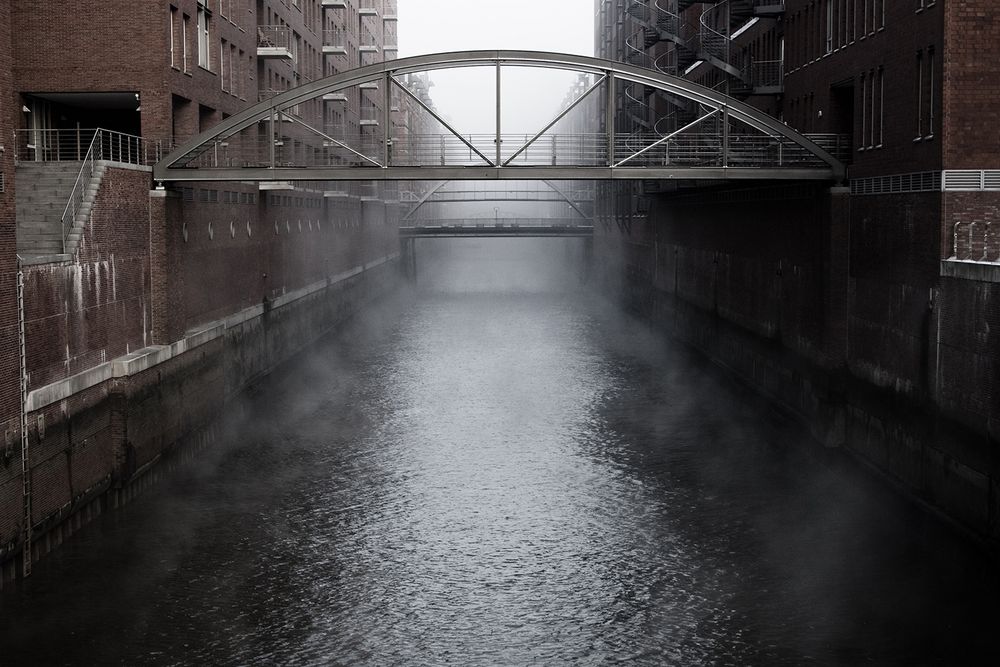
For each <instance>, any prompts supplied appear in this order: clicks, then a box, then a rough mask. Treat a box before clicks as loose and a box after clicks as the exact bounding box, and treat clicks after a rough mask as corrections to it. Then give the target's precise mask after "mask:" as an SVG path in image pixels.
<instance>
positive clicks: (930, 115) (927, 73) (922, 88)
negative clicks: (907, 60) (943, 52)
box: [913, 48, 934, 141]
mask: <svg viewBox="0 0 1000 667" xmlns="http://www.w3.org/2000/svg"><path fill="white" fill-rule="evenodd" d="M926 55H927V57H926V59H925V58H924V52H923V50H920V51H917V136H916V137H915V138H914V139H913V140H914V141H921V140H923V139H925V138H926V139H930V138H932V137H933V136H934V49H933V48H930V49H928V50H927V54H926ZM925 60H926V62H925ZM925 109H926V110H927V113H926V114H924V110H925ZM925 126H926V128H927V131H926V133H925V132H924V127H925Z"/></svg>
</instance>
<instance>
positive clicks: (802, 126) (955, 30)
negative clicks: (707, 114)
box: [594, 0, 1000, 540]
mask: <svg viewBox="0 0 1000 667" xmlns="http://www.w3.org/2000/svg"><path fill="white" fill-rule="evenodd" d="M994 4H995V3H992V2H990V1H989V0H895V1H890V0H784V1H779V0H714V1H706V2H694V1H692V0H595V4H594V7H595V17H596V20H595V51H596V53H597V55H599V56H603V57H606V58H610V59H613V60H622V61H626V62H630V63H632V64H635V65H639V66H645V67H649V68H652V69H656V70H658V71H661V72H664V73H666V74H672V75H676V76H681V77H684V78H687V79H690V80H692V81H695V82H697V83H700V84H702V85H705V86H708V87H711V88H714V89H716V90H719V91H721V92H725V93H727V94H729V95H732V96H734V97H736V98H738V99H741V100H743V101H746V102H747V103H749V104H751V105H753V106H755V107H757V108H760V109H761V110H763V111H765V112H767V113H769V114H771V115H773V116H775V117H777V118H779V119H783V120H784V121H785V122H786V123H787V124H788V125H790V126H791V127H793V128H794V129H796V130H798V131H800V132H802V133H804V134H806V135H807V136H810V137H812V138H814V139H815V140H816V141H817V142H818V143H820V144H821V145H823V146H824V147H827V148H828V149H829V150H831V151H832V152H834V153H835V154H836V155H837V156H838V157H839V158H840V159H841V160H842V161H844V162H846V163H847V164H848V166H849V168H848V181H847V182H846V183H844V184H843V186H845V187H844V188H839V189H838V188H834V189H823V188H816V187H814V186H808V185H807V184H802V185H797V186H775V185H773V184H767V183H759V184H756V185H754V186H752V187H747V186H746V185H744V186H740V187H732V186H730V187H724V186H716V187H714V188H712V189H711V190H710V194H706V193H705V191H701V192H699V191H698V190H695V189H690V190H686V191H680V190H676V189H674V190H671V191H664V190H663V188H662V186H657V187H650V188H647V189H645V190H643V189H641V188H639V187H637V186H631V187H629V186H623V185H615V186H611V185H608V186H604V189H605V197H604V199H603V200H604V201H605V205H604V208H603V211H602V213H603V215H605V216H607V217H609V218H610V219H614V220H616V221H617V222H618V224H617V225H615V226H613V227H611V228H609V230H608V233H607V234H606V237H605V241H606V242H605V243H604V244H603V245H604V247H609V248H610V247H614V248H617V249H618V250H619V251H620V252H619V255H618V256H617V258H615V259H611V256H610V255H608V256H607V257H608V258H609V259H608V262H609V263H611V264H616V263H620V266H619V267H618V269H616V271H615V272H616V273H618V274H620V275H624V276H625V280H626V283H627V285H628V287H627V289H628V290H629V291H630V293H631V294H632V296H633V297H634V298H635V299H636V300H637V302H638V304H639V305H640V307H642V308H643V309H645V310H646V311H647V312H649V313H651V314H652V316H653V317H654V318H657V319H660V320H661V321H664V322H668V323H669V326H671V327H673V328H674V330H675V332H676V333H677V334H678V335H680V336H681V337H682V338H684V339H686V340H689V341H690V342H692V343H694V344H695V345H696V346H698V347H700V348H702V349H703V350H705V351H706V352H707V353H708V354H710V355H711V356H712V357H713V358H715V359H716V360H718V361H720V362H721V363H723V364H724V365H727V366H729V367H730V368H732V369H733V370H735V371H736V372H737V373H738V374H740V375H742V376H743V377H744V378H746V379H748V380H749V381H750V382H751V383H752V384H755V385H756V386H758V387H760V388H762V389H763V391H764V392H765V393H768V394H770V395H772V396H773V397H775V398H776V399H778V400H779V401H780V402H782V403H784V404H785V405H786V406H789V407H790V408H791V409H792V410H793V411H794V412H797V413H798V414H800V415H801V416H803V418H804V419H805V420H806V421H808V422H810V423H811V424H813V425H814V426H815V425H816V424H818V423H824V422H825V423H826V424H831V423H836V424H837V426H836V428H835V430H839V434H838V435H835V436H833V437H829V431H830V429H829V428H826V427H819V428H818V430H820V431H826V432H827V437H824V439H825V440H828V441H830V440H832V441H835V442H842V443H843V444H844V445H845V446H846V447H847V448H848V449H849V450H851V451H852V452H853V453H854V454H855V455H857V456H858V457H859V458H861V459H863V460H865V461H866V462H868V463H870V464H872V465H874V466H875V467H877V468H878V469H880V470H882V471H883V472H884V473H886V474H887V475H888V476H889V477H890V478H892V479H893V480H895V481H896V482H898V483H900V484H901V485H902V486H904V487H907V488H909V489H910V490H911V491H913V492H914V493H915V494H916V495H918V496H919V497H921V498H923V499H924V500H926V501H928V502H929V503H931V504H933V505H935V506H937V507H939V508H942V509H944V510H945V511H946V512H947V513H948V514H949V515H950V516H952V517H953V518H955V519H957V521H958V522H959V523H960V524H962V525H963V526H965V527H968V528H971V530H972V531H974V532H975V533H977V534H979V535H987V536H989V537H990V539H993V540H996V539H998V538H1000V505H998V504H997V502H996V498H998V497H1000V494H998V492H1000V483H998V482H1000V470H998V469H997V468H996V460H997V458H996V453H995V452H996V446H997V445H996V443H997V441H998V440H1000V394H998V383H1000V353H998V350H1000V345H998V343H1000V340H998V338H997V331H998V330H1000V329H998V327H1000V319H998V318H1000V311H998V309H997V305H996V304H997V301H996V299H997V296H998V287H997V285H998V283H1000V233H997V219H998V213H1000V208H998V203H1000V170H998V167H1000V149H998V146H1000V134H998V132H1000V130H998V129H997V128H998V125H997V122H996V119H995V116H996V113H997V112H996V108H997V104H996V98H997V94H998V93H997V90H998V89H1000V75H998V74H997V70H996V67H995V65H994V63H992V62H991V60H990V57H989V55H988V54H989V53H990V51H991V48H992V47H993V45H995V44H996V43H998V41H1000V17H998V16H997V13H996V11H995V9H996V7H995V6H994ZM618 105H619V106H618V109H619V113H618V127H617V128H616V130H617V132H619V133H624V134H626V135H629V136H635V137H638V138H640V139H641V140H643V141H646V142H647V143H648V142H652V141H655V140H656V138H658V137H661V136H663V135H664V134H666V133H668V132H671V131H673V130H675V129H677V128H679V127H683V126H684V124H685V123H688V122H690V121H691V120H693V119H695V118H696V117H697V116H696V115H695V114H696V113H697V109H693V108H691V107H690V106H686V105H685V104H683V102H679V101H677V100H672V99H668V98H666V97H663V96H658V95H657V94H653V93H652V91H648V90H643V89H642V87H638V86H633V87H631V88H626V89H625V90H624V91H623V92H622V95H621V99H620V100H619V102H618ZM698 130H699V128H696V129H695V130H694V131H698ZM706 131H711V128H708V129H707V130H706ZM650 185H654V184H650ZM597 247H601V244H598V245H597ZM616 265H617V264H616Z"/></svg>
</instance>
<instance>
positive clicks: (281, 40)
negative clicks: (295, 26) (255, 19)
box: [257, 25, 292, 49]
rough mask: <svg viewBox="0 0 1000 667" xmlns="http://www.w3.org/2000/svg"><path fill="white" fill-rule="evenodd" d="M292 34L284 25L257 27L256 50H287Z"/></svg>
mask: <svg viewBox="0 0 1000 667" xmlns="http://www.w3.org/2000/svg"><path fill="white" fill-rule="evenodd" d="M291 37H292V32H291V29H290V28H289V27H288V26H285V25H259V26H257V48H258V49H287V48H289V46H290V45H291Z"/></svg>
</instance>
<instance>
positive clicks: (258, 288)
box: [168, 183, 397, 330]
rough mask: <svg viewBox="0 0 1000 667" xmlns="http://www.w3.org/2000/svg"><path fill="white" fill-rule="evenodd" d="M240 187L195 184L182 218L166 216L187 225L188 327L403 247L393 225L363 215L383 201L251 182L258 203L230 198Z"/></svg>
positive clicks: (182, 252)
mask: <svg viewBox="0 0 1000 667" xmlns="http://www.w3.org/2000/svg"><path fill="white" fill-rule="evenodd" d="M206 190H215V191H216V194H213V195H208V197H209V198H210V199H216V198H217V199H218V200H219V201H220V202H223V203H218V204H216V203H204V202H202V201H201V200H202V199H203V198H204V197H206V195H202V194H201V193H202V191H206ZM237 191H239V192H246V191H247V189H246V188H245V187H244V186H236V185H233V184H228V183H221V184H212V185H206V186H205V187H203V188H194V189H193V191H192V192H191V193H190V194H189V195H188V197H187V198H188V199H191V198H193V199H194V201H193V202H190V201H188V202H183V203H182V205H181V207H180V211H179V215H180V216H181V219H180V220H172V221H170V222H169V223H168V224H170V225H173V226H181V227H182V228H183V229H186V230H187V240H186V241H184V240H182V241H180V243H179V245H178V255H179V257H178V259H177V261H178V266H179V269H178V270H179V272H180V274H181V276H182V280H181V282H182V284H181V285H180V289H181V290H182V294H183V298H182V299H181V303H179V304H177V306H176V307H179V308H183V310H184V312H183V313H182V314H178V318H179V319H180V320H181V321H182V322H183V323H184V326H183V329H184V330H186V329H190V328H192V327H195V326H197V325H198V324H203V323H206V322H209V321H212V320H215V319H218V318H220V317H224V316H226V315H229V314H232V313H234V312H236V311H238V310H240V309H242V308H246V307H249V306H255V305H259V304H261V303H262V302H263V301H264V299H265V297H266V298H267V299H269V300H273V299H275V298H276V297H279V296H281V295H282V294H285V293H286V292H289V291H292V290H295V289H298V288H301V287H305V286H306V285H309V284H312V283H315V282H317V281H322V280H324V279H326V278H327V277H329V276H334V275H336V274H338V273H341V272H343V271H346V270H349V269H351V268H354V267H355V266H359V265H360V264H362V263H363V262H365V261H368V260H371V259H375V258H378V257H382V256H384V255H386V254H388V253H390V252H394V251H395V250H397V248H396V247H395V245H394V244H395V243H397V242H396V240H395V237H394V236H393V234H392V232H393V231H394V230H393V229H390V228H389V227H388V226H386V225H384V224H382V223H381V221H380V219H379V218H378V216H368V217H369V218H370V219H369V220H367V221H364V220H362V218H363V215H362V213H363V212H362V205H364V206H375V207H377V208H379V209H381V207H382V204H381V203H378V202H372V203H369V202H363V203H361V202H358V201H357V200H356V199H352V200H348V201H347V202H343V203H338V202H336V201H335V200H329V199H326V198H324V197H323V196H322V194H321V193H315V192H302V191H274V192H260V193H256V192H254V191H252V190H251V191H250V194H253V195H255V196H256V202H255V203H254V204H225V203H224V201H225V193H226V192H237ZM248 225H249V232H248V229H247V227H248ZM210 226H211V235H210V234H209V227H210Z"/></svg>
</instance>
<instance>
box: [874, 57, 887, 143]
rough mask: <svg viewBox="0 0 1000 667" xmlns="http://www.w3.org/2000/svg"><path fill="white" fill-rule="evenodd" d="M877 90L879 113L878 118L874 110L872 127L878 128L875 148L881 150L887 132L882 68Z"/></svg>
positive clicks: (879, 71)
mask: <svg viewBox="0 0 1000 667" xmlns="http://www.w3.org/2000/svg"><path fill="white" fill-rule="evenodd" d="M876 89H877V93H878V111H877V116H876V110H875V109H872V126H873V127H874V128H876V129H875V130H874V131H873V132H872V134H874V135H875V138H874V143H875V146H877V147H878V148H881V147H882V140H883V138H884V137H883V132H884V130H885V71H884V70H883V69H882V68H881V67H879V68H878V81H877V82H876ZM872 92H873V93H875V92H876V91H875V90H873V91H872Z"/></svg>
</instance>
